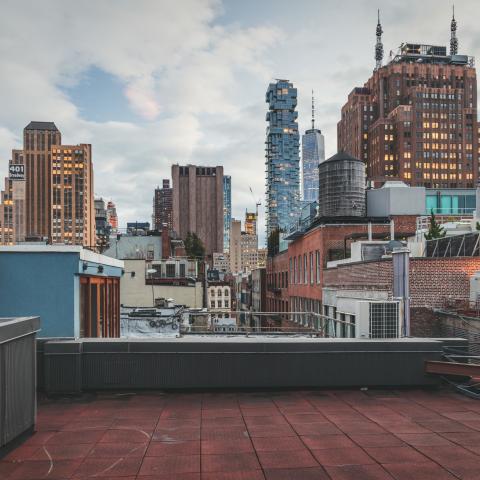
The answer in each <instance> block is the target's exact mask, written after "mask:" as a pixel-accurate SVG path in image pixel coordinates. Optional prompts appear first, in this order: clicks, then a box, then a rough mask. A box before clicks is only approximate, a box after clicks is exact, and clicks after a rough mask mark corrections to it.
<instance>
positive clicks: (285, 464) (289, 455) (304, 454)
mask: <svg viewBox="0 0 480 480" xmlns="http://www.w3.org/2000/svg"><path fill="white" fill-rule="evenodd" d="M257 454H258V458H259V460H260V464H261V465H262V467H263V468H264V469H275V468H310V467H318V462H317V461H316V460H315V458H313V456H312V454H311V453H310V452H309V451H308V450H307V449H306V448H304V449H303V450H293V451H289V452H285V451H275V452H259V451H257Z"/></svg>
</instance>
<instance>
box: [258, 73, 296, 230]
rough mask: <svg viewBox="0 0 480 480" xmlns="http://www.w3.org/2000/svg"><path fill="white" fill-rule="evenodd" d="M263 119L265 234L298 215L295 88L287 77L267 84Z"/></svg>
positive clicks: (284, 226) (284, 224)
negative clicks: (264, 118)
mask: <svg viewBox="0 0 480 480" xmlns="http://www.w3.org/2000/svg"><path fill="white" fill-rule="evenodd" d="M265 100H266V102H267V103H268V105H269V110H268V112H267V116H266V120H267V122H268V127H267V137H266V142H265V143H266V166H267V169H266V170H267V192H266V195H267V204H266V213H267V236H269V235H270V233H271V232H272V231H274V230H277V229H280V230H284V229H285V228H286V227H287V226H288V225H290V223H292V221H294V220H295V218H296V216H297V214H298V201H299V199H300V157H299V143H300V136H299V133H298V124H297V116H298V113H297V112H296V111H295V108H296V106H297V89H296V88H294V87H293V84H292V83H290V82H289V81H288V80H277V82H276V83H271V84H270V85H269V86H268V89H267V93H266V98H265Z"/></svg>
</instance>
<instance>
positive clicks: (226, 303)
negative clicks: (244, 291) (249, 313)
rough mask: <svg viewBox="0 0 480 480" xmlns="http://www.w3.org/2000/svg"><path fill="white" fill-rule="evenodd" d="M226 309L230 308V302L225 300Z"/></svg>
mask: <svg viewBox="0 0 480 480" xmlns="http://www.w3.org/2000/svg"><path fill="white" fill-rule="evenodd" d="M225 308H229V307H228V300H225Z"/></svg>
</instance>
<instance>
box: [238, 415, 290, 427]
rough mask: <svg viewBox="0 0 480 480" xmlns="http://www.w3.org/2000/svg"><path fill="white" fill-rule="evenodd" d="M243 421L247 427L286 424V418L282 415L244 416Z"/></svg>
mask: <svg viewBox="0 0 480 480" xmlns="http://www.w3.org/2000/svg"><path fill="white" fill-rule="evenodd" d="M245 423H246V424H247V426H248V427H253V426H256V425H288V422H287V420H286V419H285V417H283V416H282V415H274V416H273V417H245Z"/></svg>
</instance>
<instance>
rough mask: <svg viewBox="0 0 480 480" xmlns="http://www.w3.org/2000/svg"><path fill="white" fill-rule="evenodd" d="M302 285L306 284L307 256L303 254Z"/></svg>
mask: <svg viewBox="0 0 480 480" xmlns="http://www.w3.org/2000/svg"><path fill="white" fill-rule="evenodd" d="M303 283H308V265H307V254H306V253H304V254H303Z"/></svg>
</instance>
